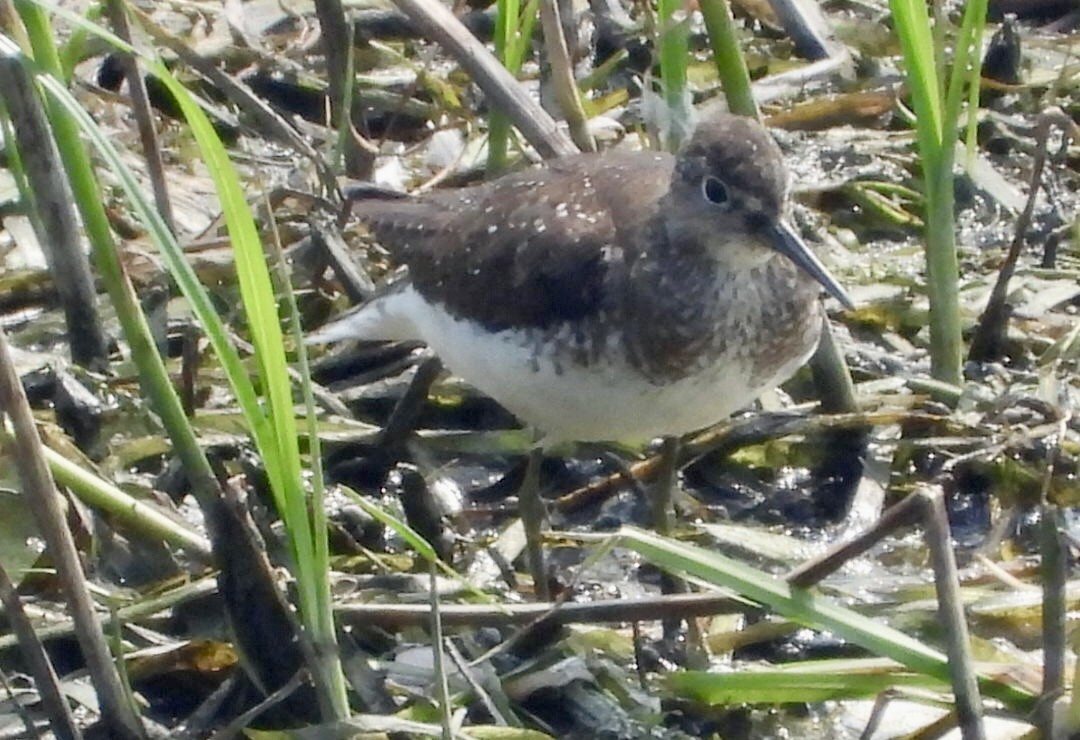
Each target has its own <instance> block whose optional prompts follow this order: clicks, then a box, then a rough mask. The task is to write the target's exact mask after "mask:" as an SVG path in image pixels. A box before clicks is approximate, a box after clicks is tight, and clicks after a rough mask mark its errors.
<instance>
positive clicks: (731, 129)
mask: <svg viewBox="0 0 1080 740" xmlns="http://www.w3.org/2000/svg"><path fill="white" fill-rule="evenodd" d="M787 205H788V204H787V171H786V169H785V167H784V160H783V156H782V155H781V153H780V148H779V147H778V146H777V145H776V142H775V141H773V139H772V137H771V136H770V135H769V133H768V132H767V131H766V130H765V128H764V127H763V126H761V124H759V123H757V122H756V121H754V120H753V119H750V118H746V117H743V116H733V115H729V114H723V115H715V116H711V117H709V118H708V119H706V120H703V121H702V122H701V123H700V124H699V125H698V127H697V128H696V129H695V130H694V133H693V135H692V136H691V137H690V139H689V140H688V141H687V142H686V144H685V145H684V146H683V148H682V149H681V150H680V151H679V153H678V155H677V157H676V162H675V169H674V172H673V174H672V180H671V198H670V201H669V203H668V206H669V208H670V212H669V213H668V214H667V220H668V224H669V225H674V226H673V227H672V229H673V231H674V232H675V233H672V235H671V236H672V238H673V239H674V240H676V241H679V242H682V241H684V240H689V241H691V242H693V243H698V244H703V245H706V247H707V248H708V249H709V250H710V251H711V252H712V253H713V254H714V255H715V257H716V259H717V260H718V261H720V262H722V263H724V264H726V265H730V266H732V267H737V268H752V267H755V266H758V265H761V264H764V263H765V262H767V261H768V260H769V259H771V258H773V257H775V256H776V255H777V254H781V255H783V256H784V257H786V258H787V259H789V260H791V261H792V262H794V263H795V264H796V265H797V266H798V267H799V268H800V269H801V270H803V272H805V273H806V274H807V275H809V276H810V277H812V278H813V279H814V280H816V281H817V282H819V283H820V284H821V285H822V286H823V287H824V288H825V290H826V291H828V293H829V294H830V295H832V296H833V297H835V298H836V299H837V300H839V301H840V302H841V303H842V304H843V305H844V306H845V307H847V308H852V302H851V299H850V298H849V297H848V295H847V292H846V291H845V290H844V289H843V287H841V285H840V283H839V282H837V280H836V278H834V277H833V276H832V275H831V274H830V273H829V271H828V270H827V269H826V268H825V266H824V265H823V264H821V262H820V261H819V260H818V258H817V257H816V256H814V253H813V252H811V251H810V249H809V247H807V245H806V243H805V242H803V240H802V239H801V238H800V237H799V235H798V234H796V233H795V231H794V229H792V227H791V225H790V224H789V223H788V221H787V218H786V214H787Z"/></svg>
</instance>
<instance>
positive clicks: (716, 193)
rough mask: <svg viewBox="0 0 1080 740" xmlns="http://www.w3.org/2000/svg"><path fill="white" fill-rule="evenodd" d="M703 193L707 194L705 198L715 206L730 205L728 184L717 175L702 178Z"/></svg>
mask: <svg viewBox="0 0 1080 740" xmlns="http://www.w3.org/2000/svg"><path fill="white" fill-rule="evenodd" d="M701 194H702V195H704V196H705V200H707V201H709V202H710V203H712V204H713V205H714V206H726V205H728V201H729V198H728V191H727V185H725V184H724V183H723V182H721V181H720V179H719V178H717V177H713V176H712V175H707V176H706V177H704V178H703V179H702V180H701Z"/></svg>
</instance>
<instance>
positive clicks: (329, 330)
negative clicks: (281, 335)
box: [304, 290, 417, 345]
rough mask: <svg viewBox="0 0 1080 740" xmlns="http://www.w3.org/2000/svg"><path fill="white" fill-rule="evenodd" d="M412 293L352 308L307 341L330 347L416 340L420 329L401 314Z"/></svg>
mask: <svg viewBox="0 0 1080 740" xmlns="http://www.w3.org/2000/svg"><path fill="white" fill-rule="evenodd" d="M407 292H408V290H406V291H404V292H402V291H395V292H391V293H387V294H384V295H381V296H378V297H376V298H373V299H372V300H370V301H368V302H367V303H363V304H361V305H359V306H355V307H354V308H351V309H349V310H348V311H346V312H345V313H343V314H341V315H340V316H338V317H336V318H334V319H333V320H331V321H329V322H328V323H326V324H324V325H323V326H321V327H319V328H318V329H316V330H315V331H314V332H311V333H309V334H308V335H307V336H306V337H305V338H304V342H305V343H306V344H308V345H312V344H329V343H332V342H341V341H343V340H346V339H360V340H364V341H370V342H395V341H404V340H412V339H416V336H417V335H416V328H415V327H414V326H413V323H412V321H411V320H409V319H408V318H407V316H408V314H407V313H403V312H401V311H399V310H398V309H399V304H400V303H402V302H404V301H407V300H408V297H407V296H406V293H407Z"/></svg>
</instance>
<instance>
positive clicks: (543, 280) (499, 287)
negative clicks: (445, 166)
mask: <svg viewBox="0 0 1080 740" xmlns="http://www.w3.org/2000/svg"><path fill="white" fill-rule="evenodd" d="M669 177H670V161H669V158H666V155H664V156H657V155H653V154H640V153H630V154H622V155H617V154H615V155H613V154H611V153H609V154H606V155H604V157H603V158H602V159H598V158H594V157H589V156H588V155H581V156H576V157H568V158H564V159H561V160H556V161H555V162H554V163H552V164H551V165H549V166H548V167H546V168H543V169H538V170H530V171H525V172H519V173H515V174H512V175H508V176H506V177H503V178H500V179H498V180H495V181H493V182H490V183H485V184H483V185H478V186H475V187H470V188H462V189H459V190H451V191H445V192H438V193H432V194H428V195H425V196H423V197H420V198H416V199H411V200H406V201H390V202H385V201H384V202H361V203H358V204H356V206H354V211H353V212H354V214H356V215H357V216H358V217H359V218H360V220H361V221H363V222H365V223H366V224H367V225H368V227H369V228H370V229H371V231H372V232H373V233H374V235H375V236H376V238H377V239H379V241H380V242H381V243H382V244H383V246H384V247H386V248H387V249H388V250H390V252H391V253H392V254H394V255H395V256H396V257H397V258H398V259H400V260H401V261H403V262H404V263H405V264H406V265H407V266H408V268H409V274H410V278H411V280H412V283H413V285H414V286H415V287H416V289H417V290H418V291H419V292H420V294H421V295H423V296H424V297H425V298H426V299H427V300H429V301H432V302H437V303H439V304H441V305H443V306H444V307H445V308H446V310H447V311H449V312H450V313H451V314H452V315H454V316H457V317H459V318H461V317H467V318H469V319H471V320H473V321H476V322H478V323H480V324H482V325H483V326H484V327H485V328H487V329H489V330H491V331H501V330H503V329H511V328H522V329H527V328H542V329H543V328H548V327H550V326H552V325H557V324H559V323H562V322H566V321H574V320H580V319H581V318H584V317H587V316H590V315H593V314H596V313H598V312H600V311H602V310H603V309H604V308H605V306H607V305H609V303H610V301H611V300H612V299H613V293H614V292H615V291H617V284H618V281H619V280H620V279H621V276H622V275H623V274H625V268H626V264H627V262H628V261H632V259H633V257H634V255H633V254H632V252H633V251H634V246H633V245H634V244H635V243H636V242H635V239H634V238H633V237H634V235H635V232H638V231H641V230H642V229H645V228H647V227H648V224H649V221H650V219H651V216H652V214H653V213H654V212H655V210H656V209H655V206H656V203H657V201H658V200H659V197H660V195H661V194H662V193H663V192H664V191H665V190H666V188H667V184H668V178H669ZM631 178H633V182H630V179H631ZM628 185H629V186H632V188H633V197H630V195H629V191H628V190H627V186H628Z"/></svg>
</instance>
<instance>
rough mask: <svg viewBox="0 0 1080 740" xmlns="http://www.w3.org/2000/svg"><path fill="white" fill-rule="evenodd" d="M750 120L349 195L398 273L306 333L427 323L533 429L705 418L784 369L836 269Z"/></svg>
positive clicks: (626, 431) (391, 336) (336, 336)
mask: <svg viewBox="0 0 1080 740" xmlns="http://www.w3.org/2000/svg"><path fill="white" fill-rule="evenodd" d="M786 210H787V177H786V170H785V167H784V163H783V159H782V156H781V153H780V150H779V147H777V145H776V143H775V142H774V141H773V140H772V138H771V137H770V135H769V134H768V132H767V131H766V130H765V129H764V128H763V127H762V126H761V125H760V124H758V123H757V122H755V121H753V120H751V119H749V118H743V117H737V116H733V115H727V114H723V115H714V116H711V117H709V118H708V119H706V120H704V121H702V122H701V123H700V124H699V125H698V127H697V129H696V130H695V131H694V133H693V135H692V136H691V138H690V139H689V140H688V141H687V142H686V144H685V145H684V146H683V147H682V149H681V150H680V151H679V152H678V154H677V155H671V154H667V153H660V152H615V151H612V152H607V153H604V154H599V155H593V154H582V155H577V156H571V157H565V158H561V159H556V160H553V161H550V162H548V163H547V166H546V167H543V168H540V169H535V170H528V171H522V172H516V173H514V174H510V175H506V176H504V177H501V178H499V179H497V180H494V181H491V182H488V183H484V184H481V185H476V186H473V187H467V188H462V189H457V190H449V191H443V192H433V193H428V194H425V195H423V196H422V197H418V198H412V199H402V200H392V201H384V200H379V201H373V200H371V201H359V202H356V203H354V205H353V213H354V214H355V216H356V217H358V218H359V220H360V221H362V222H363V223H364V224H366V225H367V226H368V228H369V229H370V231H371V232H372V234H373V235H374V236H375V237H376V238H377V239H378V240H379V242H380V243H381V244H383V245H384V246H385V247H386V248H387V249H389V250H390V252H391V254H392V255H393V256H394V257H395V258H396V259H398V260H399V261H400V262H401V263H403V264H404V265H406V266H407V268H408V269H407V277H405V278H403V279H400V280H398V281H396V282H394V283H392V284H390V285H388V286H386V287H385V288H384V289H383V290H382V292H381V293H380V294H379V295H377V296H376V297H375V298H373V299H372V300H371V301H369V302H367V303H366V304H364V305H362V306H361V307H359V309H356V310H354V311H352V312H350V313H348V314H346V315H345V316H343V317H342V318H340V319H338V320H336V321H334V322H332V323H331V324H330V325H329V326H327V327H324V328H323V329H322V330H320V331H319V332H318V333H317V334H316V335H315V336H314V337H313V338H312V340H313V341H336V340H340V339H344V338H362V339H365V340H421V341H423V342H425V343H427V344H428V345H429V346H430V347H431V348H432V349H433V350H434V351H435V352H436V353H437V354H438V355H439V356H440V357H441V358H442V360H443V362H444V363H445V364H446V366H447V367H448V368H449V369H450V370H451V371H452V372H454V373H456V374H457V375H459V376H460V377H462V378H463V379H465V380H466V381H468V382H469V383H471V384H472V385H474V386H475V387H476V388H478V389H479V390H481V391H483V392H484V393H486V394H488V395H489V396H491V397H492V398H494V399H495V400H496V401H498V402H499V403H500V404H502V405H503V406H505V407H506V408H507V409H508V410H509V411H511V412H513V413H514V414H515V415H516V416H517V417H518V418H519V419H520V420H521V421H523V422H525V423H527V424H529V425H531V426H533V427H535V428H536V429H538V430H539V431H540V432H541V433H542V434H543V435H544V436H543V439H544V440H545V442H554V441H593V440H619V441H644V440H649V439H652V438H655V437H658V436H667V435H682V434H685V433H687V432H691V431H694V430H697V429H700V428H702V427H705V426H708V425H711V424H714V423H716V422H718V421H721V420H722V419H724V418H726V417H727V416H728V415H730V414H731V413H732V412H734V411H737V410H738V409H740V408H743V407H745V406H747V405H749V404H750V403H752V402H753V401H754V400H755V399H756V398H757V397H758V396H759V395H760V394H761V393H763V392H764V391H766V390H768V389H771V388H774V387H775V386H777V385H778V384H780V383H782V382H783V381H785V380H786V379H788V378H789V377H790V376H791V375H792V374H793V373H794V372H795V371H796V370H797V369H798V368H799V367H800V366H801V365H802V364H803V363H805V362H806V360H807V359H808V358H809V356H810V355H811V353H812V352H813V351H814V349H815V347H816V346H817V342H818V337H819V335H820V332H821V327H822V321H823V317H824V309H823V308H822V305H821V302H820V300H819V298H820V294H821V292H822V291H821V289H822V288H824V290H825V291H827V292H828V293H829V294H831V295H832V296H833V297H835V298H836V299H837V300H839V301H840V302H841V303H842V304H843V305H845V306H848V307H850V306H851V301H850V299H849V298H848V296H847V294H846V293H845V291H844V289H843V288H842V287H841V286H840V285H839V283H838V282H837V281H836V280H835V279H834V278H833V277H832V276H831V275H830V274H829V272H828V271H827V270H826V269H825V267H824V266H823V265H822V264H821V263H820V262H819V261H818V259H817V258H816V257H815V256H814V254H813V253H812V252H811V251H810V250H809V249H808V247H807V246H806V244H804V242H803V241H802V239H801V238H799V236H798V235H797V234H796V233H795V232H794V230H793V229H792V228H791V226H790V225H789V224H788V222H787V221H786V219H785V215H786Z"/></svg>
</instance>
